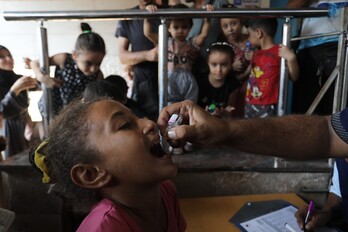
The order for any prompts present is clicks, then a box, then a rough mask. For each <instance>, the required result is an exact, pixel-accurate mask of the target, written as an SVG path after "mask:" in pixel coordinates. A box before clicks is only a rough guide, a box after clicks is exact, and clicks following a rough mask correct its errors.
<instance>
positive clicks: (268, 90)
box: [244, 18, 299, 118]
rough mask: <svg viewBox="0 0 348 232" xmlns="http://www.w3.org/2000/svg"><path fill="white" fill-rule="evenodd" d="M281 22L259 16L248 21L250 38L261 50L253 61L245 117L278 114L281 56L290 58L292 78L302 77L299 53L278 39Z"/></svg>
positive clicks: (254, 55)
mask: <svg viewBox="0 0 348 232" xmlns="http://www.w3.org/2000/svg"><path fill="white" fill-rule="evenodd" d="M277 24H278V23H277V19H276V18H255V19H250V20H249V21H248V22H247V28H248V32H249V41H250V43H251V44H252V46H253V47H255V48H257V49H258V50H257V51H255V52H254V54H253V58H252V60H251V73H250V76H249V80H248V87H247V93H246V106H245V111H244V116H245V118H265V117H271V116H275V115H276V108H277V107H276V106H277V103H278V94H279V93H278V92H279V77H280V61H281V58H284V59H285V60H286V61H287V62H286V63H287V66H288V69H289V76H290V79H291V80H292V81H296V80H297V79H298V72H299V68H298V64H297V60H296V55H295V53H294V52H293V51H291V50H290V49H289V48H287V47H286V46H284V45H278V44H275V42H274V36H275V34H276V32H277Z"/></svg>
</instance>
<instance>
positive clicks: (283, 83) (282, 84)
mask: <svg viewBox="0 0 348 232" xmlns="http://www.w3.org/2000/svg"><path fill="white" fill-rule="evenodd" d="M282 38H283V39H282V44H283V45H285V46H287V47H289V45H290V38H291V23H290V18H286V19H285V21H284V24H283V37H282ZM288 76H289V70H288V68H287V65H286V60H285V59H284V58H281V63H280V80H279V95H278V104H277V115H278V116H283V115H285V111H286V101H287V95H288V81H289V78H288ZM280 160H281V159H280V158H277V157H275V158H274V164H273V167H274V168H278V166H279V162H280Z"/></svg>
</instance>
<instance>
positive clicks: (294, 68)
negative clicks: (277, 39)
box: [279, 45, 299, 81]
mask: <svg viewBox="0 0 348 232" xmlns="http://www.w3.org/2000/svg"><path fill="white" fill-rule="evenodd" d="M279 56H280V57H282V58H284V59H285V60H286V62H287V66H288V68H289V77H290V80H292V81H297V80H298V78H299V66H298V63H297V59H296V54H295V53H294V52H293V51H292V50H291V49H289V48H288V47H287V46H284V45H279Z"/></svg>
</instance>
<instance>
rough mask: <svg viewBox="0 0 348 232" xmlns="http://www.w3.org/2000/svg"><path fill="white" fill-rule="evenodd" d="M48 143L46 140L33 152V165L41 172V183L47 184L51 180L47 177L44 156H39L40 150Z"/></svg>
mask: <svg viewBox="0 0 348 232" xmlns="http://www.w3.org/2000/svg"><path fill="white" fill-rule="evenodd" d="M47 143H48V140H45V141H43V142H42V143H41V144H40V145H39V146H38V147H37V148H36V150H35V155H34V162H35V165H36V166H37V167H38V168H39V169H40V170H41V171H42V173H43V177H42V183H44V184H47V183H49V182H50V181H51V178H50V177H49V176H48V170H47V166H46V163H45V158H46V156H44V155H42V154H40V149H41V148H42V147H43V146H45V145H46V144H47Z"/></svg>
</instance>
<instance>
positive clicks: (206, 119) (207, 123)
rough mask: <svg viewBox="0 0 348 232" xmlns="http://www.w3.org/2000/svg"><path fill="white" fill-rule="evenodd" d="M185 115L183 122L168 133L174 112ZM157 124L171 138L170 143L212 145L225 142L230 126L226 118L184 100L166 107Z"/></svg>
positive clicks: (163, 133)
mask: <svg viewBox="0 0 348 232" xmlns="http://www.w3.org/2000/svg"><path fill="white" fill-rule="evenodd" d="M174 113H176V114H179V115H181V116H182V117H183V123H184V124H186V125H180V126H177V127H174V128H172V129H170V130H169V131H168V133H167V134H166V126H167V122H168V120H169V118H170V116H171V115H172V114H174ZM157 124H158V126H159V128H160V130H161V133H162V135H164V136H165V137H167V138H168V139H169V142H170V143H172V144H173V143H174V144H177V143H178V142H180V143H182V142H186V141H188V142H191V143H195V144H198V145H212V144H219V143H221V142H223V138H224V133H223V132H224V131H225V130H226V129H227V127H228V123H227V121H225V120H221V119H218V118H217V117H214V116H212V115H210V114H209V113H208V112H206V111H205V110H204V109H202V108H201V107H199V106H198V105H196V104H195V103H193V102H192V101H183V102H178V103H174V104H172V105H169V106H166V107H164V108H163V109H162V110H161V112H160V115H159V117H158V121H157Z"/></svg>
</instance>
